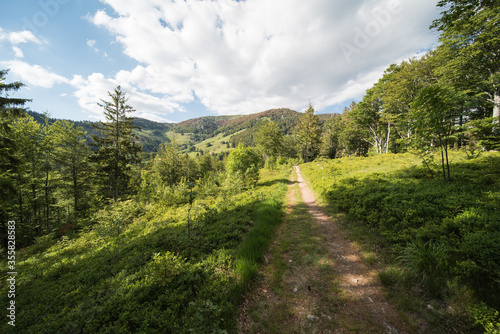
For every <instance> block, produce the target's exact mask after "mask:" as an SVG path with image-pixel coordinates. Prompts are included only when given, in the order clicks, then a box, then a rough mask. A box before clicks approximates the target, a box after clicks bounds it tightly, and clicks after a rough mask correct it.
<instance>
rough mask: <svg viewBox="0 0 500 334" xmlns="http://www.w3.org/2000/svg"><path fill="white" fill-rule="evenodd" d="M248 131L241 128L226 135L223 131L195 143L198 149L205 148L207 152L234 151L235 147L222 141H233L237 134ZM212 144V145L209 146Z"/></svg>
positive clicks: (193, 153) (191, 153) (194, 153)
mask: <svg viewBox="0 0 500 334" xmlns="http://www.w3.org/2000/svg"><path fill="white" fill-rule="evenodd" d="M244 131H246V129H243V130H240V131H238V132H236V133H233V134H230V135H228V136H224V134H223V133H219V134H218V135H216V136H214V137H211V138H208V139H206V140H204V141H202V142H199V143H197V144H195V145H194V147H196V148H197V149H200V150H203V152H204V153H205V154H207V153H221V152H225V151H232V150H234V148H228V147H227V144H222V142H225V143H227V142H231V137H232V136H235V135H237V134H239V133H242V132H244ZM207 145H210V146H207ZM189 155H191V156H193V155H196V152H190V153H189Z"/></svg>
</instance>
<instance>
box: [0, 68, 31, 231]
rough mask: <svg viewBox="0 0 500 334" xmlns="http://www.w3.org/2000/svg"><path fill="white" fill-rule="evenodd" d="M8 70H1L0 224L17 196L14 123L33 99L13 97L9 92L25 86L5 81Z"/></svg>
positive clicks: (4, 221)
mask: <svg viewBox="0 0 500 334" xmlns="http://www.w3.org/2000/svg"><path fill="white" fill-rule="evenodd" d="M8 72H9V71H8V70H0V202H1V203H2V205H1V208H0V219H1V223H0V224H5V223H6V219H13V218H14V217H7V216H6V212H8V211H10V210H12V207H13V205H14V202H13V199H14V198H16V197H17V189H16V186H15V182H14V174H15V170H16V168H17V165H18V160H17V159H16V150H17V148H16V143H15V137H14V136H13V134H12V123H13V122H14V120H15V119H17V118H19V117H21V116H23V115H25V114H26V110H25V107H24V105H25V104H26V102H29V101H31V100H28V99H22V98H12V97H9V94H11V93H12V92H15V91H17V90H19V89H20V88H22V87H23V86H24V84H23V83H21V82H13V83H5V77H6V76H7V74H8Z"/></svg>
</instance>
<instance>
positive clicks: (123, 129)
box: [92, 86, 141, 202]
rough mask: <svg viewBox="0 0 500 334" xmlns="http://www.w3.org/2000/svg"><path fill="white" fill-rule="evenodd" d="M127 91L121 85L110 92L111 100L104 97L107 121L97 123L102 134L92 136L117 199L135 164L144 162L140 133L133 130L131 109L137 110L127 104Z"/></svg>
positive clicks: (105, 181) (108, 186) (101, 167)
mask: <svg viewBox="0 0 500 334" xmlns="http://www.w3.org/2000/svg"><path fill="white" fill-rule="evenodd" d="M125 95H126V94H125V92H123V91H122V90H121V87H120V86H118V87H117V88H115V90H114V91H113V92H112V93H110V92H108V97H109V98H110V100H109V101H105V100H101V102H102V103H99V106H100V107H102V108H103V109H104V116H105V118H106V120H107V122H99V124H98V125H95V127H96V128H97V129H99V130H100V131H101V134H102V136H92V139H93V140H94V143H95V146H96V147H97V148H98V150H97V152H96V155H95V158H94V160H95V161H96V162H97V163H98V169H99V173H100V178H101V180H102V185H103V188H104V190H105V191H106V195H107V197H110V198H113V200H114V201H115V202H116V201H118V199H119V198H120V197H121V196H123V195H124V194H126V190H127V187H128V184H129V180H130V178H131V175H130V171H131V165H132V164H137V163H139V162H140V154H139V153H140V152H141V147H140V146H139V145H138V144H137V140H138V137H137V136H136V135H135V134H133V132H132V130H133V129H134V128H135V127H134V126H133V125H132V121H133V118H132V117H128V116H127V115H128V114H129V113H132V112H134V111H135V110H134V109H133V108H132V106H130V105H128V104H127V98H126V96H125Z"/></svg>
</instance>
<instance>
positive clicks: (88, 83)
mask: <svg viewBox="0 0 500 334" xmlns="http://www.w3.org/2000/svg"><path fill="white" fill-rule="evenodd" d="M70 84H71V85H72V86H74V87H75V88H76V89H77V90H76V92H75V93H74V96H75V97H76V98H77V100H78V104H79V105H80V107H82V108H83V109H85V110H87V111H89V112H90V113H91V116H90V117H91V118H93V119H99V120H103V109H102V107H100V106H99V105H98V103H101V99H102V100H105V101H106V100H109V96H108V95H107V92H113V91H114V89H115V88H116V87H117V86H118V85H121V87H122V90H123V91H124V92H125V93H126V94H127V95H126V96H127V97H128V104H129V105H131V106H132V107H133V108H134V109H135V110H136V112H135V113H133V114H132V115H130V116H132V117H143V118H147V119H151V120H158V121H162V122H165V121H168V120H167V119H165V118H163V117H162V116H161V115H163V114H167V113H172V112H174V111H175V110H181V111H182V110H183V109H182V106H180V105H179V104H177V103H174V102H171V101H170V100H168V99H166V98H163V97H157V96H154V95H152V94H146V93H144V92H141V91H139V90H138V89H137V88H135V87H132V86H130V85H128V84H127V83H126V82H120V80H117V79H113V78H106V77H105V76H104V75H103V74H102V73H93V74H92V75H90V76H88V77H87V78H86V79H85V78H83V77H82V76H78V75H76V76H74V77H73V79H72V80H71V82H70Z"/></svg>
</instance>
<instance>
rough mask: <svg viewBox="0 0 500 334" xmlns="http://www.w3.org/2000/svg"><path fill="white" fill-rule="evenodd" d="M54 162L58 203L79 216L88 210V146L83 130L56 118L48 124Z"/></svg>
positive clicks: (89, 166) (89, 151)
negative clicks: (50, 130)
mask: <svg viewBox="0 0 500 334" xmlns="http://www.w3.org/2000/svg"><path fill="white" fill-rule="evenodd" d="M52 134H53V140H54V162H55V166H56V167H55V168H56V170H57V172H58V185H59V191H58V192H59V201H58V202H59V206H61V207H64V208H67V207H71V213H76V214H77V215H82V214H83V213H85V211H86V210H88V209H89V196H90V192H91V189H92V186H91V184H92V182H91V181H90V176H91V165H90V162H89V157H90V155H91V150H90V148H89V147H88V146H87V145H86V144H85V134H86V133H85V131H83V129H82V128H81V127H75V126H74V124H73V123H72V122H69V121H66V120H64V121H60V120H57V121H56V122H55V123H54V124H52Z"/></svg>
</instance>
